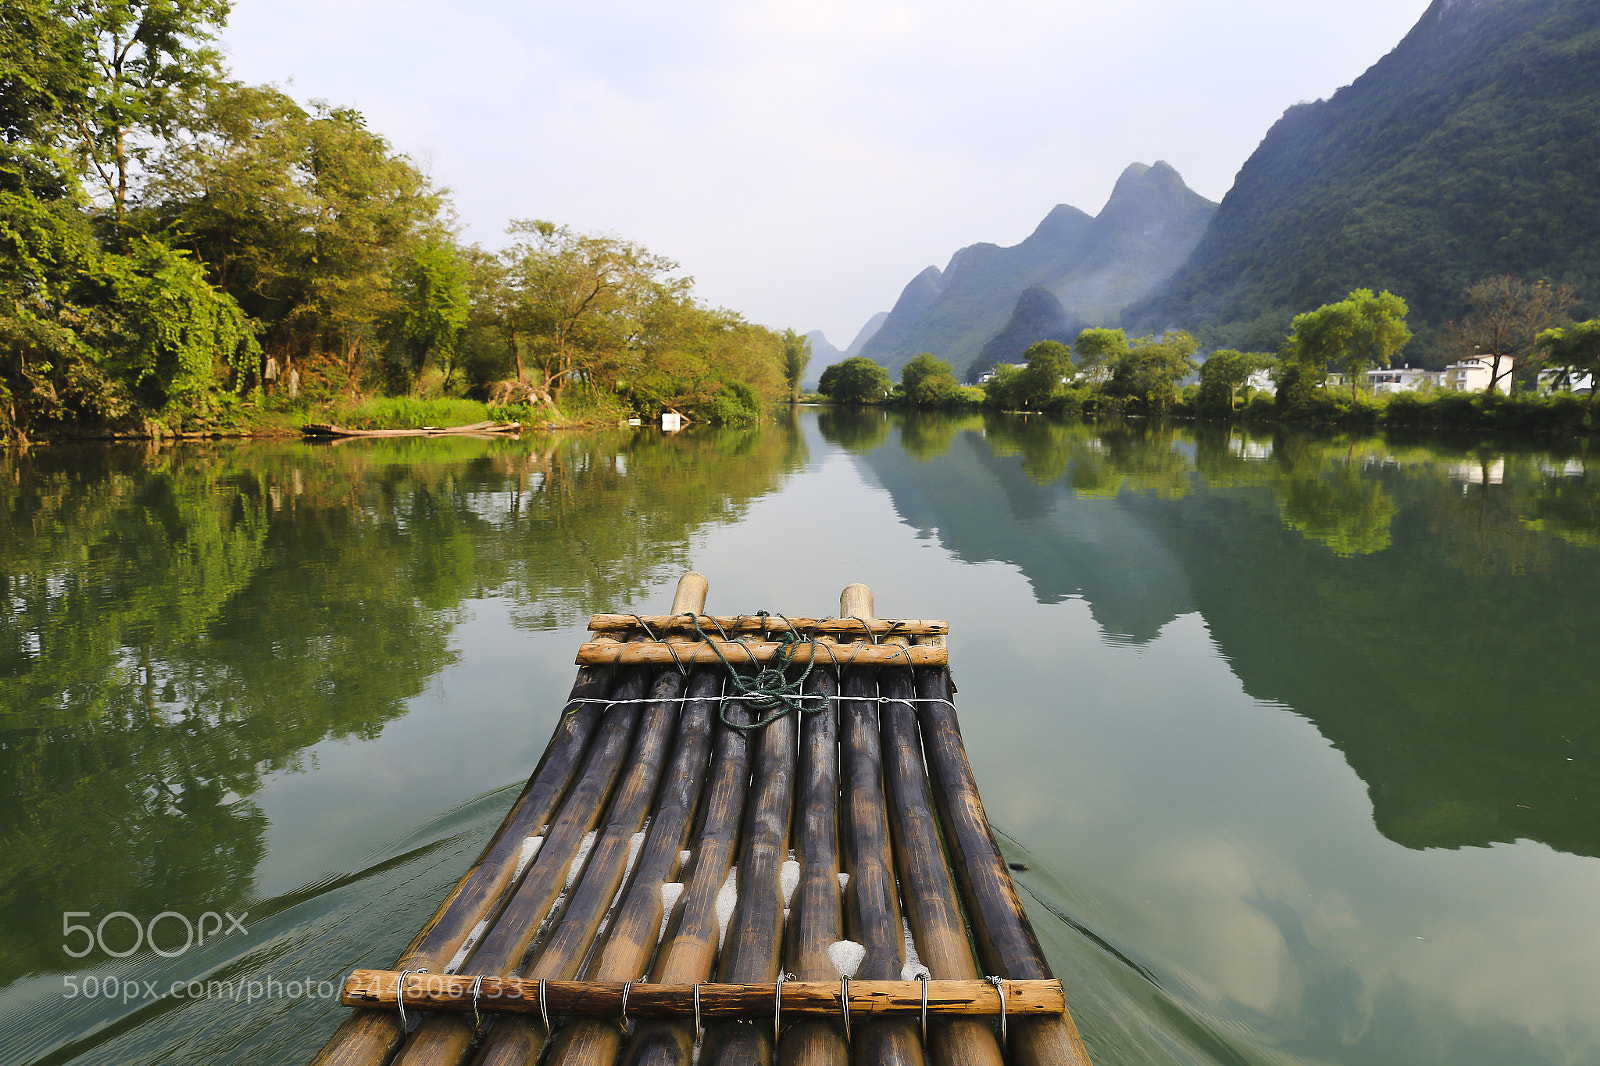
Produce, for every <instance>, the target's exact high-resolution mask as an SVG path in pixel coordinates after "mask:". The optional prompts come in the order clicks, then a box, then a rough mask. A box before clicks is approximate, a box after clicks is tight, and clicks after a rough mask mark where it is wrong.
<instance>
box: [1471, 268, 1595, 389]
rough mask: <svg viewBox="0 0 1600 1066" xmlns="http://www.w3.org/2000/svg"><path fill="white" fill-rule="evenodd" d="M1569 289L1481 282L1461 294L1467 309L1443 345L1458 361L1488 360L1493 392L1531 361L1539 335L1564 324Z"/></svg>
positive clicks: (1502, 279)
mask: <svg viewBox="0 0 1600 1066" xmlns="http://www.w3.org/2000/svg"><path fill="white" fill-rule="evenodd" d="M1574 295H1575V294H1574V292H1573V289H1572V287H1571V286H1570V285H1552V284H1551V283H1550V282H1548V281H1542V280H1541V281H1528V280H1526V279H1524V278H1519V277H1515V276H1514V275H1510V274H1502V275H1499V276H1497V277H1492V278H1485V279H1484V280H1482V281H1480V282H1477V283H1476V284H1474V285H1472V286H1471V287H1470V288H1468V289H1467V291H1466V298H1467V304H1468V305H1469V306H1470V307H1471V308H1472V310H1471V311H1470V312H1469V313H1468V314H1467V316H1466V317H1465V318H1463V319H1459V320H1457V321H1454V322H1451V323H1450V325H1449V326H1447V327H1446V328H1445V345H1446V346H1447V347H1448V348H1450V349H1451V350H1453V351H1454V353H1455V354H1456V356H1457V357H1458V358H1463V359H1464V358H1471V357H1477V358H1480V359H1487V360H1489V375H1490V377H1489V387H1488V389H1487V390H1485V391H1487V392H1495V391H1497V390H1498V389H1499V388H1500V382H1501V381H1502V380H1505V381H1506V383H1507V388H1506V389H1505V391H1506V392H1510V391H1511V389H1510V387H1509V385H1510V381H1509V379H1510V377H1511V375H1512V373H1513V372H1514V371H1516V370H1517V369H1519V368H1521V367H1522V366H1524V365H1525V364H1526V363H1527V362H1528V361H1529V360H1530V358H1531V357H1532V356H1533V354H1534V351H1535V348H1534V342H1535V338H1537V337H1538V335H1539V332H1540V331H1541V330H1545V329H1550V328H1552V327H1556V326H1560V325H1562V324H1563V323H1564V322H1566V321H1567V320H1568V316H1567V308H1568V307H1570V306H1571V305H1572V300H1573V297H1574Z"/></svg>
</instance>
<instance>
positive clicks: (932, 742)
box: [315, 574, 1089, 1066]
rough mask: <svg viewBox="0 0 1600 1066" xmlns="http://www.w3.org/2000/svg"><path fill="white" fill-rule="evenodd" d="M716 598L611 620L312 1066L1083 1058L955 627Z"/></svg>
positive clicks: (681, 595)
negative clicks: (987, 751) (1023, 896)
mask: <svg viewBox="0 0 1600 1066" xmlns="http://www.w3.org/2000/svg"><path fill="white" fill-rule="evenodd" d="M705 594H706V584H705V579H704V578H702V577H701V576H700V575H698V574H689V575H686V576H685V577H684V578H683V580H682V581H681V582H680V583H679V587H678V594H677V597H676V599H675V600H674V602H673V605H672V610H671V611H670V612H669V614H667V615H664V616H657V617H653V618H652V617H640V616H638V615H598V616H596V617H595V618H594V619H592V620H591V623H590V627H591V629H592V630H593V639H592V640H590V641H589V642H587V643H585V644H584V645H583V647H582V649H581V650H580V653H579V656H578V662H579V664H580V669H579V671H578V677H577V681H576V683H575V684H574V685H573V688H572V692H571V695H570V697H569V699H568V702H567V705H566V711H565V713H564V714H563V715H562V717H561V720H560V722H559V724H558V725H557V727H556V729H555V732H554V734H553V736H552V737H551V739H550V743H549V746H548V747H547V748H546V750H545V753H544V756H543V758H542V759H541V760H540V763H539V766H538V768H537V769H536V770H535V771H534V774H533V776H532V778H530V779H529V781H528V784H527V787H526V788H525V789H524V790H523V792H522V795H521V796H520V797H519V798H518V799H517V802H516V804H515V806H513V808H512V809H511V812H510V814H508V815H507V816H506V820H505V822H504V823H503V824H502V825H501V827H500V829H499V831H498V832H497V833H496V834H495V837H494V839H493V840H491V841H490V843H489V845H488V847H487V848H486V849H485V850H484V852H483V854H482V855H481V856H480V857H479V859H478V861H477V862H476V863H475V864H474V866H473V867H472V869H471V870H469V871H468V872H467V874H466V876H465V877H463V878H462V880H461V881H460V883H459V884H457V885H456V887H455V889H454V890H453V891H452V892H451V893H450V895H449V896H448V897H447V898H446V899H445V901H444V903H443V904H442V905H441V906H440V908H439V910H438V912H437V913H436V914H435V915H434V916H433V918H432V919H431V920H430V921H429V922H428V924H427V925H426V926H425V927H424V928H423V929H422V931H421V932H420V933H419V934H418V935H417V937H416V939H415V940H413V941H412V943H411V944H410V946H409V947H407V948H406V950H405V952H404V953H402V955H401V956H400V958H399V959H398V960H397V961H396V963H395V965H394V969H393V970H389V971H366V970H362V971H356V972H355V973H353V974H352V975H351V977H350V978H349V980H348V981H347V983H346V986H345V994H344V1002H345V1003H347V1004H349V1005H351V1006H355V1007H357V1008H359V1009H357V1010H356V1011H355V1012H353V1013H352V1014H351V1015H350V1017H349V1018H348V1019H347V1020H346V1021H345V1022H344V1023H343V1024H342V1025H341V1026H340V1028H339V1029H338V1031H337V1032H336V1033H335V1034H334V1036H333V1038H332V1039H331V1040H330V1041H329V1042H328V1045H327V1046H326V1047H325V1048H324V1049H323V1050H322V1052H321V1054H319V1055H318V1056H317V1058H316V1060H315V1063H316V1064H318V1066H335V1064H337V1066H381V1064H386V1063H391V1062H393V1063H402V1064H407V1066H455V1064H460V1063H465V1062H468V1061H469V1060H470V1061H471V1062H473V1063H474V1064H482V1066H488V1064H497V1066H498V1064H512V1063H516V1064H531V1063H534V1062H538V1061H541V1056H543V1058H542V1061H543V1062H544V1063H546V1064H551V1066H580V1064H582V1066H610V1064H613V1063H617V1064H628V1066H635V1064H638V1066H669V1064H671V1066H676V1064H683V1066H687V1064H689V1063H691V1062H695V1061H698V1062H700V1063H705V1064H708V1066H733V1064H740V1066H744V1064H750V1063H762V1064H767V1063H772V1062H774V1061H776V1062H779V1063H782V1064H784V1066H789V1064H807V1066H810V1064H816V1066H824V1064H826V1066H844V1064H845V1063H848V1062H851V1061H854V1062H857V1063H863V1064H865V1063H872V1064H879V1063H882V1064H895V1066H901V1064H903V1066H917V1064H921V1063H935V1064H947V1063H948V1064H958V1063H959V1064H963V1066H965V1064H978V1066H1002V1064H1003V1063H1005V1062H1011V1063H1017V1064H1024V1066H1036V1064H1037V1066H1044V1064H1051V1066H1079V1064H1085V1066H1086V1064H1087V1063H1088V1062H1089V1058H1088V1055H1087V1053H1086V1052H1085V1050H1084V1047H1083V1042H1082V1040H1081V1039H1080V1037H1079V1035H1078V1032H1077V1029H1076V1027H1075V1026H1074V1025H1073V1022H1072V1018H1071V1015H1070V1013H1069V1012H1068V1010H1067V1007H1066V1003H1065V998H1064V995H1063V992H1062V989H1061V986H1060V983H1059V982H1057V981H1055V980H1054V979H1053V977H1052V975H1051V973H1050V969H1049V966H1048V965H1047V964H1046V962H1045V960H1044V956H1043V953H1042V952H1041V951H1040V949H1039V945H1038V942H1037V940H1036V939H1035V937H1034V934H1033V929H1032V927H1031V925H1030V924H1029V922H1028V918H1027V915H1026V914H1025V913H1024V911H1023V908H1022V905H1021V902H1020V901H1019V899H1018V897H1017V893H1016V889H1015V886H1014V885H1013V884H1012V881H1011V876H1010V873H1009V871H1008V870H1007V868H1006V865H1005V862H1004V861H1003V859H1002V858H1001V855H1000V850H999V847H998V846H997V845H996V842H995V839H994V836H993V834H992V833H991V832H990V829H989V825H988V822H987V820H986V819H985V817H984V813H983V804H982V801H981V800H980V798H979V796H978V791H977V787H976V785H975V783H974V781H973V777H972V771H971V768H970V767H969V765H968V763H967V757H966V753H965V750H964V749H963V747H962V743H961V733H960V729H959V726H958V724H957V721H956V713H955V704H954V702H953V700H954V694H955V688H954V685H952V684H951V681H950V672H949V667H948V660H947V651H946V647H945V635H946V634H947V633H948V630H949V627H948V625H947V624H946V623H944V622H941V621H929V620H900V621H889V620H879V619H877V618H876V617H874V616H873V613H872V612H873V606H872V594H871V591H870V590H869V589H867V588H866V587H865V586H862V585H852V586H850V587H849V588H847V589H846V590H845V591H844V594H843V595H842V596H841V599H840V612H839V613H840V617H839V618H833V619H816V618H784V617H783V616H780V615H769V614H765V613H763V614H759V615H750V616H737V617H712V616H707V615H705V614H703V612H704V610H705ZM758 672H759V673H760V676H757V675H758ZM735 675H737V677H736V676H735ZM752 689H753V690H754V691H752ZM762 692H767V693H776V696H775V697H774V696H771V695H769V696H766V697H763V696H762V695H761V694H760V693H762Z"/></svg>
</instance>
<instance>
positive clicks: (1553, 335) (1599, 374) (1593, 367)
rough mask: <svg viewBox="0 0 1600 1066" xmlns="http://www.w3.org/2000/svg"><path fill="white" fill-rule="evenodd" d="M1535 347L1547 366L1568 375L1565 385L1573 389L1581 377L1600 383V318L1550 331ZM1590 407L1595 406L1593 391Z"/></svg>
mask: <svg viewBox="0 0 1600 1066" xmlns="http://www.w3.org/2000/svg"><path fill="white" fill-rule="evenodd" d="M1534 343H1535V345H1536V347H1537V349H1538V351H1539V353H1540V355H1541V356H1542V361H1543V362H1544V363H1546V364H1547V365H1549V366H1553V367H1560V368H1561V369H1562V370H1563V371H1565V373H1564V374H1563V375H1562V377H1563V378H1564V383H1565V384H1566V385H1568V386H1570V385H1571V383H1572V379H1573V378H1574V377H1575V376H1577V375H1580V374H1589V375H1591V380H1596V379H1600V318H1591V319H1589V320H1588V321H1586V322H1578V323H1575V324H1573V325H1570V326H1558V327H1557V328H1555V329H1547V330H1545V331H1543V332H1542V333H1540V334H1539V335H1538V337H1536V338H1535V341H1534ZM1589 403H1590V404H1593V403H1594V392H1593V390H1592V389H1591V391H1590V393H1589Z"/></svg>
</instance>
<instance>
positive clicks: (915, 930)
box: [879, 637, 1003, 1066]
mask: <svg viewBox="0 0 1600 1066" xmlns="http://www.w3.org/2000/svg"><path fill="white" fill-rule="evenodd" d="M931 639H934V640H943V639H944V638H942V637H934V638H931ZM879 685H880V688H881V689H882V692H883V694H884V695H885V696H887V697H889V699H890V701H891V702H889V703H886V704H884V706H883V711H882V715H881V718H882V723H883V746H884V753H885V760H884V765H885V770H886V782H887V788H888V793H889V810H890V812H891V824H892V827H893V829H894V850H895V865H896V867H897V868H898V870H899V872H900V892H901V895H902V897H903V899H904V902H905V908H906V920H907V922H909V923H910V925H911V935H912V937H913V939H914V940H915V942H916V946H917V956H918V958H920V959H921V960H922V964H923V965H924V966H926V967H927V969H928V972H929V973H930V974H932V975H933V977H935V978H937V979H939V980H947V981H970V980H974V979H977V978H979V977H981V976H982V974H981V973H980V972H979V970H978V967H977V964H976V963H975V962H974V961H973V958H972V946H971V944H970V943H969V941H968V938H967V924H966V920H965V919H964V918H963V917H962V914H961V902H960V900H959V899H958V898H957V896H956V886H955V880H954V878H953V876H952V875H951V873H950V866H949V863H948V861H947V860H946V858H945V851H944V844H943V842H942V841H941V840H940V837H939V827H938V825H937V824H936V822H935V821H934V817H933V809H934V807H933V797H932V795H931V793H930V792H929V790H928V776H927V774H926V772H924V770H923V764H922V738H921V736H920V734H919V732H918V729H917V712H916V710H915V707H914V705H913V704H910V703H896V702H892V701H894V700H905V699H909V698H911V697H913V696H914V695H915V692H916V688H915V685H914V683H913V680H912V677H911V673H910V671H907V670H894V669H888V670H885V671H884V672H883V676H882V677H881V678H880V679H879ZM924 1050H925V1052H926V1053H927V1055H928V1057H929V1058H931V1059H932V1060H933V1062H934V1063H936V1064H937V1066H955V1064H957V1063H959V1064H961V1066H1003V1059H1002V1056H1001V1052H1000V1045H999V1044H998V1043H997V1042H996V1040H995V1032H994V1029H993V1027H992V1026H991V1025H989V1023H988V1022H986V1021H983V1020H980V1019H972V1018H960V1019H950V1020H941V1021H939V1022H937V1023H935V1024H933V1025H930V1026H929V1027H928V1035H927V1040H926V1047H925V1049H924Z"/></svg>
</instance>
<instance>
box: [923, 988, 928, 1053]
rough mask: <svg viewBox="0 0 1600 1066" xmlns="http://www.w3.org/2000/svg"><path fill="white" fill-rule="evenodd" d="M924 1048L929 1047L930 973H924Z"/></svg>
mask: <svg viewBox="0 0 1600 1066" xmlns="http://www.w3.org/2000/svg"><path fill="white" fill-rule="evenodd" d="M922 1046H923V1047H924V1048H926V1047H927V1046H928V972H927V971H926V970H924V971H923V972H922Z"/></svg>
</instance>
